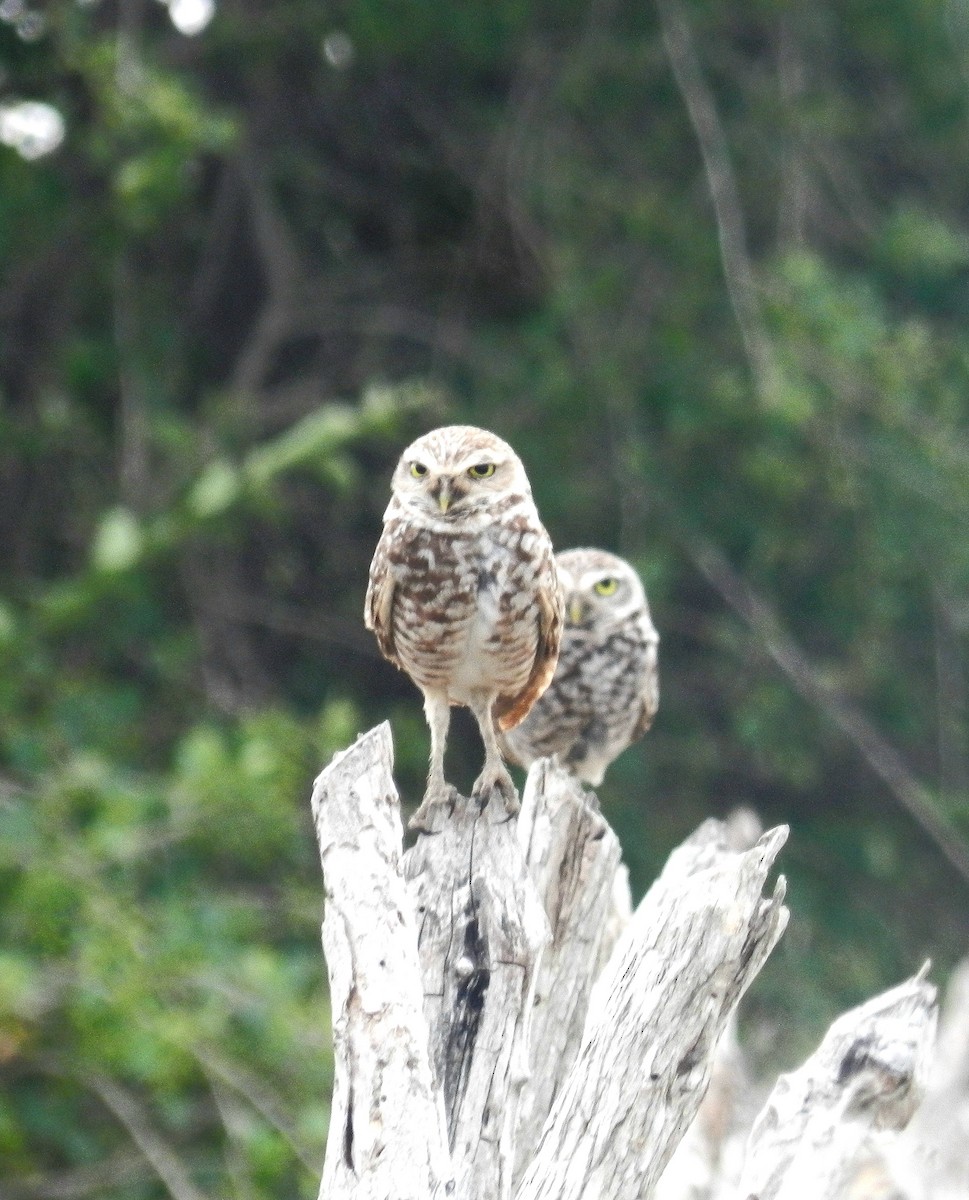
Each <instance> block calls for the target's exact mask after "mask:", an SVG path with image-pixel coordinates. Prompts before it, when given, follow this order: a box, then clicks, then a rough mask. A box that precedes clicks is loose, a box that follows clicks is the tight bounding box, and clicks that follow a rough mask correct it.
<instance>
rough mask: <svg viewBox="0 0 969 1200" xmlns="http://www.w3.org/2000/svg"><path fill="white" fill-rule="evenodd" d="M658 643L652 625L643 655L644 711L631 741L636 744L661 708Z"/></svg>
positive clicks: (640, 715)
mask: <svg viewBox="0 0 969 1200" xmlns="http://www.w3.org/2000/svg"><path fill="white" fill-rule="evenodd" d="M657 642H658V639H657V637H656V630H655V629H653V628H652V623H650V627H649V631H648V633H647V642H646V646H645V648H644V651H643V654H644V656H645V659H646V671H645V674H644V676H643V686H642V689H641V690H640V698H641V700H642V705H643V707H642V710H641V711H640V714H639V720H638V721H637V722H636V726H635V728H634V729H633V732H632V737H631V739H630V740H631V741H633V742H635V741H637V740H638V739H639V738H641V737H642V736H643V734H644V733H645V732H646V730H647V729H649V727H650V726H651V725H652V723H653V718H654V717H655V716H656V711H657V709H658V708H659V668H658V666H657V658H658V654H657Z"/></svg>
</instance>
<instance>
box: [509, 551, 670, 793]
mask: <svg viewBox="0 0 969 1200" xmlns="http://www.w3.org/2000/svg"><path fill="white" fill-rule="evenodd" d="M555 563H556V566H557V568H558V574H559V580H560V582H561V585H562V590H563V593H564V599H565V628H564V630H563V633H562V645H561V649H560V651H559V660H558V665H557V666H556V669H555V674H554V676H553V677H552V682H551V683H550V684H549V686H548V688H547V689H546V690H545V692H543V694H542V695H541V696H540V697H539V698H538V700H537V701H536V702H535V704H534V705H533V706H532V709H531V711H530V712H529V714H528V716H527V717H526V718H525V719H524V720H523V721H522V722H521V724H520V725H517V726H516V727H515V728H514V729H510V730H508V731H507V732H506V733H504V734H503V735H502V738H501V744H502V750H503V751H504V753H505V756H506V757H507V758H508V759H510V760H511V761H512V762H516V763H518V764H519V765H521V766H523V767H530V766H531V764H532V763H533V762H535V760H536V759H539V758H546V757H550V756H552V755H555V756H557V758H558V759H559V761H560V762H562V763H563V765H564V766H565V767H567V768H568V770H570V771H571V772H572V774H573V775H575V776H576V778H578V779H580V780H582V781H583V782H584V783H589V784H592V786H593V787H597V786H598V785H599V784H600V783H601V782H602V779H603V776H604V775H605V772H606V769H607V768H608V766H609V765H610V763H612V761H613V760H614V759H615V758H617V757H618V756H619V755H620V754H621V753H622V752H623V750H625V749H626V747H627V746H629V745H631V744H632V743H633V742H635V741H637V740H638V739H639V738H641V737H642V736H643V734H644V733H645V732H646V730H647V729H649V727H650V725H651V724H652V723H653V718H654V717H655V715H656V710H657V708H658V706H659V675H658V669H657V661H658V647H659V635H658V634H657V632H656V629H655V627H654V625H653V622H652V619H651V617H650V612H649V604H648V603H647V600H646V593H645V590H644V589H643V585H642V582H641V580H640V578H639V576H638V575H637V574H636V572H635V570H634V569H633V568H632V567H631V566H630V564H629V563H628V562H626V561H625V559H622V558H619V557H617V556H616V555H615V554H610V553H608V552H607V551H605V550H591V549H582V550H565V551H563V552H562V553H560V554H558V555H556V559H555Z"/></svg>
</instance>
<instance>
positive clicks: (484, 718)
mask: <svg viewBox="0 0 969 1200" xmlns="http://www.w3.org/2000/svg"><path fill="white" fill-rule="evenodd" d="M493 705H494V696H485V697H483V698H482V699H480V700H478V701H477V702H476V703H474V704H472V705H470V708H471V711H472V712H473V713H474V716H475V720H476V721H477V722H478V728H479V729H480V730H481V740H482V741H483V742H484V748H485V760H484V766H483V767H482V769H481V774H480V775H479V776H478V778H477V779H476V780H475V781H474V787H473V788H472V789H471V795H472V796H473V797H474V798H475V799H487V797H488V796H489V795H490V794H491V793H492V792H493V791H496V790H497V791H498V792H499V793H500V794H501V798H502V800H503V801H504V803H505V812H506V813H508V815H509V816H514V815H515V813H516V812H518V810H519V809H520V808H521V803H520V801H519V799H518V793H517V792H516V791H515V785H514V783H513V782H512V778H511V776H510V775H509V774H508V768H507V767H506V766H505V764H504V762H503V761H502V757H501V750H500V749H499V747H498V735H497V733H496V732H495V719H494V717H493V716H492V713H491V709H492V706H493Z"/></svg>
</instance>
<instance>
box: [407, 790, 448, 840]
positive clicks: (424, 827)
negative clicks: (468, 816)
mask: <svg viewBox="0 0 969 1200" xmlns="http://www.w3.org/2000/svg"><path fill="white" fill-rule="evenodd" d="M457 795H458V794H457V792H456V790H455V789H454V788H453V787H451V785H450V784H447V785H446V786H445V787H444V788H443V789H440V788H435V789H433V790H432V789H430V788H429V789H428V791H427V793H426V795H425V796H424V799H423V800H422V801H421V803H420V807H419V808H418V810H417V812H415V813H414V815H413V816H412V817H411V819H410V820H409V821H408V822H407V828H408V829H413V830H415V831H416V832H418V833H438V832H440V829H441V826H442V825H443V824H444V822H445V821H446V820H447V818H448V817H449V816H450V815H451V813H452V812H454V804H455V801H456V800H457Z"/></svg>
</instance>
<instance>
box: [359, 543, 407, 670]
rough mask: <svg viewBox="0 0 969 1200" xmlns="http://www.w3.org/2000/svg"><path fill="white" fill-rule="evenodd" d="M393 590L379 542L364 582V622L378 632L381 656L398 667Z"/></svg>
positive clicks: (384, 554) (393, 586)
mask: <svg viewBox="0 0 969 1200" xmlns="http://www.w3.org/2000/svg"><path fill="white" fill-rule="evenodd" d="M381 541H382V539H381ZM394 590H395V585H394V577H393V575H392V574H391V572H390V565H389V563H388V561H387V555H386V553H385V552H384V551H383V548H382V545H381V543H379V542H378V544H377V550H376V552H375V553H374V556H373V562H372V563H371V564H370V582H369V583H368V584H367V598H366V600H364V602H363V623H364V624H365V625H366V627H367V628H368V629H372V630H373V632H374V633H375V634H376V635H377V644H378V645H379V646H380V650H381V653H382V654H383V655H384V657H385V658H389V659H390V661H391V662H392V663H394V664H395V665H396V666H398V667H399V666H400V662H399V661H398V659H397V650H396V648H395V646H394Z"/></svg>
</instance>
